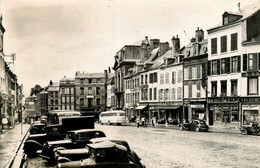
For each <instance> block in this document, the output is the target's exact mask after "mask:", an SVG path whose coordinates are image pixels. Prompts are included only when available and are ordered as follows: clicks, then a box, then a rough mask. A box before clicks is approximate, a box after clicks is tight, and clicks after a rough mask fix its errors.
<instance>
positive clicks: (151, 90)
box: [149, 88, 153, 100]
mask: <svg viewBox="0 0 260 168" xmlns="http://www.w3.org/2000/svg"><path fill="white" fill-rule="evenodd" d="M152 99H153V89H152V88H150V89H149V100H152Z"/></svg>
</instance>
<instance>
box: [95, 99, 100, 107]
mask: <svg viewBox="0 0 260 168" xmlns="http://www.w3.org/2000/svg"><path fill="white" fill-rule="evenodd" d="M96 101H97V106H99V105H100V98H97V100H96Z"/></svg>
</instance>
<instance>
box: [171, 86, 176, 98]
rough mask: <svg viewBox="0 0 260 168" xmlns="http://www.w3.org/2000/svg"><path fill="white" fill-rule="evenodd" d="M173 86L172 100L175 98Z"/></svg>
mask: <svg viewBox="0 0 260 168" xmlns="http://www.w3.org/2000/svg"><path fill="white" fill-rule="evenodd" d="M175 97H176V96H175V88H172V100H175Z"/></svg>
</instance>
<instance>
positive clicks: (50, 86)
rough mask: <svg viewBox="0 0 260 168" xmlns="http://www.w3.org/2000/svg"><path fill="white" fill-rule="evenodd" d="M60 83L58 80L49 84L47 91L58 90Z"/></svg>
mask: <svg viewBox="0 0 260 168" xmlns="http://www.w3.org/2000/svg"><path fill="white" fill-rule="evenodd" d="M59 85H60V83H58V82H53V83H52V85H49V87H48V90H47V91H48V92H57V91H59V90H60V87H59Z"/></svg>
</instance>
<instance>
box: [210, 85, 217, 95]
mask: <svg viewBox="0 0 260 168" xmlns="http://www.w3.org/2000/svg"><path fill="white" fill-rule="evenodd" d="M211 96H212V97H214V96H217V82H216V81H214V82H211Z"/></svg>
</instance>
